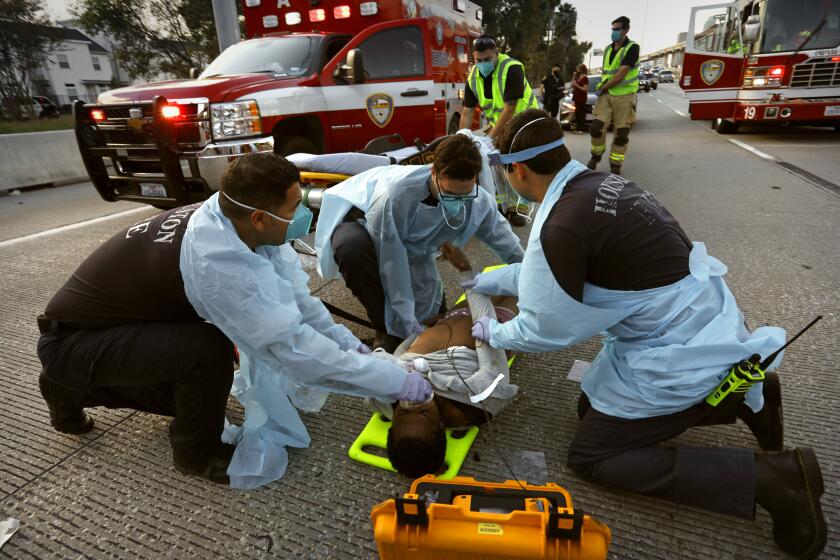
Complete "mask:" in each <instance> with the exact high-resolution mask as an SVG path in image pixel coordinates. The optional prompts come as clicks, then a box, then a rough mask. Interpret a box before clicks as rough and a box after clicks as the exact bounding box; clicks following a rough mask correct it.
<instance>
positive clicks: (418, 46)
mask: <svg viewBox="0 0 840 560" xmlns="http://www.w3.org/2000/svg"><path fill="white" fill-rule="evenodd" d="M409 21H410V20H409ZM409 21H406V20H403V21H395V22H388V23H384V24H379V25H375V26H372V27H371V28H370V29H368V30H366V31H365V32H363V33H361V34H359V35H358V36H357V37H354V38H353V40H351V41H350V43H348V44H347V45H346V46H345V48H344V49H343V51H342V53H340V54H339V56H338V57H336V58H335V59H333V61H332V62H331V63H330V64H328V65H327V66H326V67H325V68H324V71H323V73H322V80H323V83H324V85H325V87H324V88H323V92H324V100H325V103H326V109H327V120H328V122H329V134H330V138H331V142H330V145H331V146H332V151H338V152H340V151H353V150H359V149H361V148H363V147H364V145H365V144H366V143H367V142H368V141H369V140H371V139H373V138H376V137H378V136H384V135H387V134H394V133H398V134H400V135H401V136H402V137H403V139H404V140H405V141H406V143H411V142H413V141H414V139H415V138H420V139H422V140H424V141H426V142H429V141H431V140H432V138H433V136H434V122H435V121H434V101H435V94H437V93H439V90H440V88H439V87H437V88H436V87H435V83H434V80H433V79H432V76H431V72H430V61H429V54H428V52H427V51H428V41H427V40H426V31H425V29H424V27H423V26H421V24H420V23H413V22H412V23H409ZM351 49H359V50H361V52H362V61H363V64H364V69H365V81H364V83H361V84H342V83H340V82H337V81H336V79H335V78H334V77H333V71H334V69H335V66H336V64H343V63H344V59H345V58H346V53H347V52H349V51H350V50H351Z"/></svg>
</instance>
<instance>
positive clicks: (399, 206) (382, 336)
mask: <svg viewBox="0 0 840 560" xmlns="http://www.w3.org/2000/svg"><path fill="white" fill-rule="evenodd" d="M481 169H482V158H481V153H480V151H479V149H478V147H477V146H476V145H475V144H474V140H473V139H471V138H470V137H469V136H466V135H463V134H455V135H452V136H450V137H448V138H446V139H445V140H444V141H443V142H441V143H440V145H438V147H437V148H436V149H435V160H434V163H433V164H432V165H391V166H386V167H377V168H374V169H371V170H369V171H366V172H364V173H360V174H359V175H356V176H354V177H352V178H350V179H348V180H346V181H344V182H343V183H341V184H339V185H337V186H335V187H332V188H330V189H329V190H328V191H327V192H326V193H325V194H324V200H323V204H322V206H321V213H320V215H319V217H318V229H317V232H316V235H315V250H316V251H317V253H318V263H319V270H320V273H321V276H323V277H324V278H336V277H338V274H339V273H340V274H341V275H342V276H343V277H344V281H345V282H346V284H347V286H348V287H349V288H350V290H351V291H352V292H353V295H355V296H356V297H357V298H358V299H359V301H360V302H361V303H362V306H363V307H364V308H365V311H366V312H367V315H368V317H369V319H370V322H371V323H372V324H373V326H374V328H375V330H376V338H375V341H374V346H377V347H382V348H385V349H386V350H388V351H389V352H392V351H393V350H394V349H395V348H396V347H397V345H398V344H399V343H400V342H401V341H402V340H403V339H405V338H408V337H409V336H410V335H411V334H413V333H417V332H421V331H422V330H423V328H424V327H423V322H424V321H428V320H429V319H431V318H433V317H435V316H437V315H438V314H439V313H443V312H444V311H445V303H444V299H443V286H442V283H441V279H440V274H439V273H438V270H437V265H436V263H435V257H436V255H437V253H438V249H439V248H440V247H441V246H442V245H443V244H444V243H445V242H447V241H449V242H452V243H454V244H455V245H456V246H458V247H463V246H464V245H465V244H466V243H467V241H469V240H470V239H471V238H472V237H476V238H477V239H479V240H480V241H483V242H484V243H486V244H487V245H488V246H489V247H490V248H491V249H492V250H493V251H494V252H495V253H496V255H497V256H498V257H499V258H500V259H501V260H502V261H503V262H506V263H515V262H519V261H521V260H522V255H523V254H524V252H523V250H522V245H521V244H520V242H519V238H518V237H517V236H516V235H515V234H514V233H513V231H512V230H511V228H510V224H508V223H507V221H506V220H505V219H504V217H503V216H502V215H501V214H499V213H498V212H497V211H496V201H495V200H494V198H493V195H491V194H490V193H489V192H487V191H486V190H484V189H482V188H480V187H478V185H477V184H476V178H477V176H478V175H479V172H480V171H481Z"/></svg>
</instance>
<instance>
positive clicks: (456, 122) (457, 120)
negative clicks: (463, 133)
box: [446, 115, 461, 136]
mask: <svg viewBox="0 0 840 560" xmlns="http://www.w3.org/2000/svg"><path fill="white" fill-rule="evenodd" d="M460 125H461V117H459V116H458V115H452V120H451V121H449V129H448V130H447V131H446V134H448V135H449V136H452V135H453V134H455V133H457V132H458V131H459V130H461V129H460V128H458V127H459V126H460Z"/></svg>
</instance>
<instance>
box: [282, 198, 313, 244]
mask: <svg viewBox="0 0 840 560" xmlns="http://www.w3.org/2000/svg"><path fill="white" fill-rule="evenodd" d="M311 226H312V211H311V210H309V208H307V207H306V206H304V205H303V204H299V205H298V207H297V210H295V215H294V216H292V223H290V224H289V227H288V228H286V239H285V242H286V243H289V242H290V241H294V240H295V239H300V238H301V237H305V236H306V235H307V234H308V233H309V228H310V227H311Z"/></svg>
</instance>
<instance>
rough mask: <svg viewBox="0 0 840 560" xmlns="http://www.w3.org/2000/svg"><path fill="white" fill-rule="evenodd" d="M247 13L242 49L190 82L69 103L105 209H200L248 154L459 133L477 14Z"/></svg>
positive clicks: (429, 5) (350, 8)
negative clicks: (128, 204)
mask: <svg viewBox="0 0 840 560" xmlns="http://www.w3.org/2000/svg"><path fill="white" fill-rule="evenodd" d="M243 11H244V16H245V24H246V29H247V35H248V37H249V39H248V40H245V41H243V42H241V43H238V44H236V45H233V46H231V47H229V48H227V49H226V50H225V51H224V52H222V53H221V54H220V55H219V56H218V58H216V59H215V60H214V61H213V62H212V63H210V65H209V66H207V68H205V69H204V70H203V71H202V72H200V73H198V71H197V70H196V71H193V76H192V77H191V79H189V80H175V81H165V82H156V83H150V84H143V85H138V86H132V87H126V88H121V89H116V90H112V91H108V92H105V93H103V94H101V95H100V96H99V98H98V99H97V102H96V103H94V104H85V103H83V102H81V101H77V102H76V103H75V104H74V106H73V113H74V116H75V130H76V138H77V141H78V145H79V150H80V152H81V156H82V160H83V161H84V164H85V167H86V168H87V171H88V174H89V175H90V178H91V181H92V182H93V185H94V186H95V187H96V190H97V191H98V192H99V194H100V195H101V196H102V198H103V199H105V200H108V201H115V200H130V201H135V202H144V203H148V204H151V205H153V206H156V207H159V208H171V207H175V206H180V205H183V204H188V203H191V202H196V201H201V200H204V199H206V198H207V197H208V196H210V195H211V194H212V193H213V192H214V191H216V190H218V189H219V185H220V182H221V177H222V174H223V172H224V170H225V168H226V167H227V166H228V164H229V163H230V162H231V161H232V160H234V159H235V158H237V157H239V156H241V155H243V154H248V153H254V152H271V151H273V152H275V153H278V154H281V155H287V154H291V153H299V152H305V153H313V154H319V153H330V152H345V151H357V150H363V149H364V148H365V147H366V146H368V144H369V143H371V142H372V141H374V142H373V144H374V145H373V146H368V149H369V150H371V151H376V150H381V148H382V147H383V144H382V143H381V142H380V143H377V142H376V141H375V139H380V140H388V141H389V142H390V140H392V139H394V138H401V139H404V141H405V142H414V141H417V142H431V141H432V140H433V139H434V138H437V137H440V136H443V135H446V134H448V133H453V132H454V131H456V130H457V129H458V123H459V120H460V114H459V111H460V110H461V104H462V101H461V100H462V99H463V96H464V84H465V81H466V76H467V72H468V70H469V64H470V63H471V60H470V59H471V42H472V39H473V38H474V37H476V36H478V35H479V34H480V33H481V19H482V12H481V8H479V7H478V6H477V5H475V4H473V3H471V2H468V1H467V0H371V1H364V0H362V1H356V0H352V1H351V0H243ZM396 135H399V136H396ZM389 142H386V144H389ZM396 147H398V146H396Z"/></svg>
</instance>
